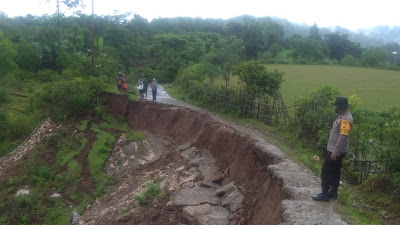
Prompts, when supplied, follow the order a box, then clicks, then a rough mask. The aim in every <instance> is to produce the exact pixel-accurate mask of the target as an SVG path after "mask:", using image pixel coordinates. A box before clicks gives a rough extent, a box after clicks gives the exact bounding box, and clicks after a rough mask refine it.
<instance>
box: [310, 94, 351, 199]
mask: <svg viewBox="0 0 400 225" xmlns="http://www.w3.org/2000/svg"><path fill="white" fill-rule="evenodd" d="M332 106H335V112H336V113H338V114H339V116H338V118H337V119H336V120H335V121H334V122H333V125H332V129H331V133H330V136H329V141H328V146H327V152H326V157H325V161H324V164H323V166H322V170H321V188H322V192H321V193H320V194H318V195H314V196H312V199H313V200H315V201H329V200H330V199H331V198H337V197H338V193H337V191H338V187H339V181H340V170H341V168H342V161H343V158H344V157H345V156H346V153H347V152H348V150H349V134H350V130H351V129H352V127H353V116H352V115H351V113H350V111H349V109H348V108H349V106H350V105H349V104H348V99H347V98H345V97H337V98H336V100H335V102H334V103H332Z"/></svg>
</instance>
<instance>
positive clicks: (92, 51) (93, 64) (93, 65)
mask: <svg viewBox="0 0 400 225" xmlns="http://www.w3.org/2000/svg"><path fill="white" fill-rule="evenodd" d="M93 3H94V0H92V76H94V6H93Z"/></svg>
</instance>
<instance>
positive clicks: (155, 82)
mask: <svg viewBox="0 0 400 225" xmlns="http://www.w3.org/2000/svg"><path fill="white" fill-rule="evenodd" d="M151 92H152V93H153V101H156V100H157V81H156V78H153V81H152V82H151Z"/></svg>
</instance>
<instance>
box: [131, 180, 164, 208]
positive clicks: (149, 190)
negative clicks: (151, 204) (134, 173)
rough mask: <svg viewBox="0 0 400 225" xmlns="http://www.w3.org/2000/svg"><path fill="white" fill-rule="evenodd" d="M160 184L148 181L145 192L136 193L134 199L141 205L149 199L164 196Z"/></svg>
mask: <svg viewBox="0 0 400 225" xmlns="http://www.w3.org/2000/svg"><path fill="white" fill-rule="evenodd" d="M162 194H163V193H162V192H161V190H160V185H159V184H158V183H153V182H149V183H147V187H146V191H145V192H144V193H143V194H140V195H135V196H134V197H133V199H134V200H135V201H137V202H138V203H139V204H140V205H143V204H146V203H147V202H148V201H149V200H151V199H154V198H158V197H161V196H162Z"/></svg>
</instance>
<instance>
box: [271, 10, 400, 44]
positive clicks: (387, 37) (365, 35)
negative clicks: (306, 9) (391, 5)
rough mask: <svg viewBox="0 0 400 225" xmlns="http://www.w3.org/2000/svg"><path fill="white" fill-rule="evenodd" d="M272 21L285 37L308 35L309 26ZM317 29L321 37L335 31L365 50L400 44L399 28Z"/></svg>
mask: <svg viewBox="0 0 400 225" xmlns="http://www.w3.org/2000/svg"><path fill="white" fill-rule="evenodd" d="M272 20H273V21H274V22H276V23H278V24H280V25H282V26H283V29H284V32H285V36H286V37H291V36H293V35H295V34H299V35H301V36H303V37H307V36H308V35H309V32H310V27H311V26H309V25H306V24H298V23H293V22H290V21H288V20H287V19H281V18H276V17H273V18H272ZM317 25H318V24H317ZM319 29H320V34H321V35H322V36H324V35H326V34H329V33H332V32H336V31H338V32H340V33H342V34H347V35H348V37H349V39H350V40H351V41H354V42H358V43H360V44H361V46H362V47H365V48H368V47H374V46H378V45H382V44H386V43H393V42H395V43H399V44H400V26H396V27H389V26H377V27H374V28H370V29H359V30H357V31H351V30H348V29H346V28H343V27H329V28H324V27H320V28H319Z"/></svg>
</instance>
